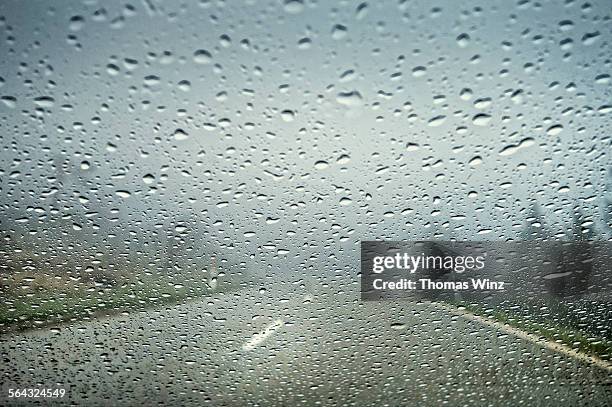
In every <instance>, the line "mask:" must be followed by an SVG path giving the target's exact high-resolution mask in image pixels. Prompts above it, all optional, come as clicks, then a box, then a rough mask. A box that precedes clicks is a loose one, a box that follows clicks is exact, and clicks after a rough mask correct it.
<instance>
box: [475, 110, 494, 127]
mask: <svg viewBox="0 0 612 407" xmlns="http://www.w3.org/2000/svg"><path fill="white" fill-rule="evenodd" d="M490 121H491V116H489V115H488V114H484V113H480V114H477V115H476V116H474V117H473V118H472V123H474V125H475V126H486V125H487V124H489V122H490Z"/></svg>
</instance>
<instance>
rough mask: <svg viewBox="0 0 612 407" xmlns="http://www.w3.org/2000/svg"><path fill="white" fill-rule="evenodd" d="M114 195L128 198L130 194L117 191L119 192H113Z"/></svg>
mask: <svg viewBox="0 0 612 407" xmlns="http://www.w3.org/2000/svg"><path fill="white" fill-rule="evenodd" d="M115 195H117V196H119V197H121V198H129V197H130V196H131V195H132V194H131V193H130V192H129V191H125V190H119V191H115Z"/></svg>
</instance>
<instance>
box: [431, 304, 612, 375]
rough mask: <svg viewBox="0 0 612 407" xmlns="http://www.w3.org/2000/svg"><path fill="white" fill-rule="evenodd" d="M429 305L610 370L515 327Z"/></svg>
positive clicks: (611, 367) (610, 365) (604, 362)
mask: <svg viewBox="0 0 612 407" xmlns="http://www.w3.org/2000/svg"><path fill="white" fill-rule="evenodd" d="M430 304H432V305H433V306H434V307H438V308H442V309H444V310H446V311H448V312H450V313H451V314H454V315H458V316H461V317H463V318H466V319H470V320H472V321H476V322H480V323H481V324H484V325H488V326H490V327H493V328H496V329H499V330H500V331H503V332H506V333H507V334H510V335H514V336H516V337H519V338H521V339H524V340H526V341H529V342H533V343H535V344H537V345H540V346H542V347H544V348H547V349H550V350H552V351H555V352H559V353H562V354H564V355H567V356H570V357H572V358H574V359H577V360H580V361H582V362H586V363H590V364H593V365H595V366H597V367H600V368H602V369H604V370H612V363H610V362H608V361H607V360H604V359H600V358H598V357H597V356H591V355H587V354H584V353H581V352H578V351H576V350H574V349H572V348H570V347H569V346H567V345H562V344H560V343H557V342H553V341H549V340H546V339H543V338H541V337H539V336H537V335H534V334H530V333H528V332H525V331H523V330H520V329H518V328H515V327H513V326H511V325H508V324H504V323H502V322H498V321H495V320H493V319H491V318H487V317H481V316H479V315H474V314H472V313H471V312H468V311H466V310H461V309H457V308H453V307H452V306H450V305H445V304H440V303H439V302H430Z"/></svg>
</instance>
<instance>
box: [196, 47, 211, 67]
mask: <svg viewBox="0 0 612 407" xmlns="http://www.w3.org/2000/svg"><path fill="white" fill-rule="evenodd" d="M193 61H194V62H195V63H196V64H210V63H211V62H212V55H211V54H210V52H208V51H206V50H205V49H199V50H197V51H195V52H194V53H193Z"/></svg>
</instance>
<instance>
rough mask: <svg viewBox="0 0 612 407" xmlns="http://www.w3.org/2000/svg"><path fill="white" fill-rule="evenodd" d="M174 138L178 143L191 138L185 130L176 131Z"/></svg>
mask: <svg viewBox="0 0 612 407" xmlns="http://www.w3.org/2000/svg"><path fill="white" fill-rule="evenodd" d="M172 136H173V137H174V139H175V140H178V141H182V140H187V139H188V138H189V135H188V134H187V133H186V132H185V131H184V130H183V129H176V130H174V133H173V134H172Z"/></svg>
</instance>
